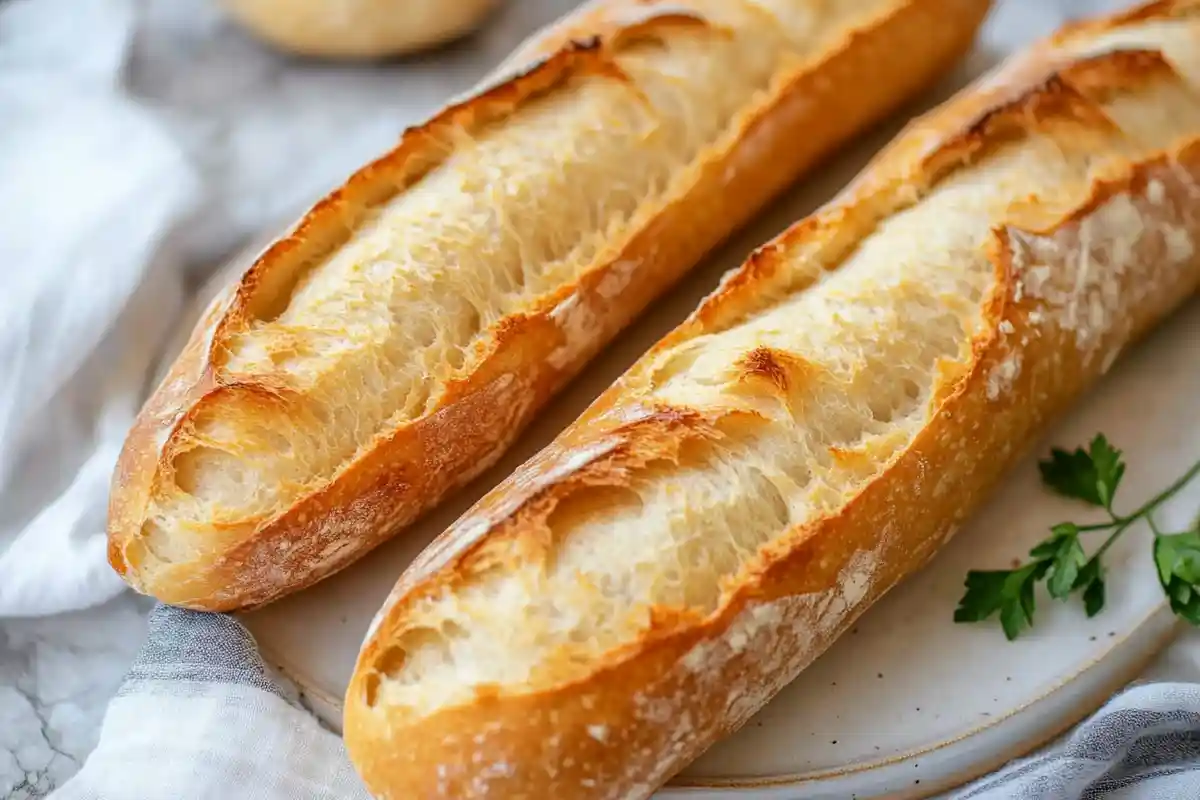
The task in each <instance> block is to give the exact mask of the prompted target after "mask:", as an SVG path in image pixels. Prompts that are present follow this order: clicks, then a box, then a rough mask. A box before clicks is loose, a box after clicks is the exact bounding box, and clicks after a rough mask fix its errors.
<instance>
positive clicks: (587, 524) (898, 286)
mask: <svg viewBox="0 0 1200 800" xmlns="http://www.w3.org/2000/svg"><path fill="white" fill-rule="evenodd" d="M1198 39H1200V4H1197V3H1194V2H1182V1H1181V0H1177V1H1176V2H1158V3H1154V4H1152V5H1150V6H1146V7H1144V8H1141V9H1138V10H1135V11H1131V12H1129V13H1128V14H1126V15H1122V16H1119V17H1115V18H1109V19H1106V20H1101V21H1097V22H1092V23H1085V24H1080V25H1077V26H1073V27H1071V28H1069V29H1068V30H1066V31H1064V32H1063V33H1061V34H1060V35H1059V36H1058V37H1056V38H1055V39H1053V40H1051V41H1048V42H1046V43H1043V44H1042V45H1040V46H1038V47H1035V48H1033V49H1032V50H1031V51H1030V52H1028V53H1027V54H1025V55H1022V56H1020V57H1017V58H1015V59H1014V60H1013V61H1011V62H1009V63H1008V64H1007V65H1006V66H1004V67H1003V68H1002V69H1000V70H999V71H998V72H996V73H994V74H993V75H991V76H989V77H987V78H985V79H983V80H981V81H980V82H979V83H977V84H976V85H975V86H973V87H971V88H968V89H967V90H965V91H964V92H963V93H962V94H961V95H960V96H958V97H957V98H956V99H954V100H952V101H950V102H949V103H947V104H946V105H944V106H943V107H942V108H940V109H939V110H937V111H935V112H933V113H931V114H929V115H927V116H926V117H923V118H921V119H919V120H917V121H916V122H914V123H912V124H910V126H909V127H908V129H906V131H905V132H904V133H903V134H902V135H901V136H900V137H899V138H898V139H897V140H896V141H895V142H894V143H893V144H892V145H891V146H890V147H889V148H888V149H886V150H885V151H884V152H883V153H882V154H881V155H880V156H879V157H878V158H877V159H876V160H875V161H874V162H873V164H872V165H870V166H869V167H868V168H867V170H866V171H865V172H864V173H863V174H862V175H861V177H860V178H859V179H858V180H857V181H856V182H855V183H854V184H853V185H852V186H851V187H849V188H848V189H847V190H846V191H845V192H844V193H843V194H842V195H841V196H840V197H839V198H837V199H836V200H835V201H833V202H832V203H830V204H829V205H827V206H826V207H825V208H824V209H822V210H821V211H820V212H818V213H817V214H816V215H815V216H813V217H810V218H808V219H806V220H803V221H801V222H799V223H797V224H796V225H795V226H794V227H793V228H792V229H791V230H789V231H787V232H785V233H784V234H782V235H781V236H780V237H779V238H778V239H777V240H775V241H773V242H771V243H769V244H767V245H765V246H764V247H763V248H762V249H761V250H760V251H758V252H757V253H756V254H755V255H754V256H753V257H752V258H751V259H750V260H749V261H748V262H747V263H746V265H745V266H743V267H742V268H741V269H740V270H738V271H737V272H735V273H733V274H731V275H730V276H729V277H728V279H727V280H726V281H725V282H724V283H723V285H722V286H721V287H720V289H719V290H718V291H717V292H716V293H714V294H713V295H712V296H711V297H709V298H708V299H707V300H706V301H705V302H704V304H703V305H702V306H701V307H700V308H699V309H698V310H697V311H696V312H695V313H694V314H693V315H692V317H690V318H689V320H688V321H687V322H685V323H684V324H683V325H682V326H681V327H679V328H678V329H677V330H675V331H674V332H673V333H671V334H670V335H668V336H667V337H666V338H665V339H664V340H663V341H662V342H660V343H659V344H658V345H657V346H656V347H655V348H654V349H652V350H651V351H650V352H649V353H648V354H647V355H646V356H645V357H643V358H642V359H641V360H640V361H639V362H638V363H637V364H636V365H635V366H634V367H633V368H632V369H631V370H630V371H629V372H627V373H626V374H625V375H624V376H623V377H622V378H621V379H620V380H619V381H618V382H617V383H616V384H615V385H614V386H613V387H612V388H611V389H610V390H609V391H608V392H607V393H605V394H604V395H602V396H601V397H600V398H599V399H598V400H597V401H596V403H595V404H594V405H593V406H592V407H591V408H589V410H588V411H587V412H586V413H585V414H584V415H583V417H581V418H580V419H579V420H578V421H577V422H576V423H574V424H573V425H572V426H571V427H569V428H568V429H567V430H566V431H565V432H564V433H563V434H562V435H561V436H560V437H559V438H558V439H556V440H555V442H553V443H552V444H551V445H550V446H549V447H548V448H547V449H545V450H544V451H543V452H542V453H540V454H539V455H538V456H536V457H535V458H534V459H532V460H531V461H530V462H528V463H527V464H525V465H524V466H523V467H522V468H521V469H520V470H518V472H516V473H515V474H514V475H513V476H512V477H511V478H510V479H508V480H507V481H506V482H504V483H503V484H501V485H500V486H499V487H497V488H496V489H495V490H494V491H492V492H491V493H490V494H488V495H487V496H485V497H484V498H483V499H482V500H481V501H480V502H479V503H478V504H477V505H476V506H475V507H474V508H473V509H471V510H470V511H469V512H467V514H465V515H464V516H463V517H462V518H461V519H460V520H459V521H458V522H457V523H456V524H455V525H454V526H453V527H451V528H450V529H449V530H448V531H447V532H446V533H445V534H443V536H442V537H441V538H439V539H438V540H437V541H435V542H434V544H433V545H431V547H430V548H429V549H428V550H427V551H426V552H425V553H424V554H423V555H422V556H421V557H420V558H419V559H418V560H417V562H416V563H414V564H413V565H412V567H411V568H410V569H409V570H408V571H407V572H406V573H405V575H404V576H403V577H402V578H401V579H400V582H399V583H398V585H397V586H396V588H395V590H394V592H393V594H392V596H391V598H390V599H389V601H388V603H387V604H386V605H385V607H384V608H383V609H382V610H381V611H380V613H379V615H378V617H377V618H376V620H375V623H374V625H373V626H372V630H371V632H370V633H369V634H368V637H367V640H366V642H365V645H364V649H363V651H362V654H361V656H360V658H359V662H358V666H357V669H356V672H355V675H354V678H353V681H352V683H351V686H350V689H349V691H348V694H347V696H346V704H345V709H346V710H345V737H346V744H347V747H348V749H349V752H350V755H351V758H352V759H353V760H354V762H355V764H356V765H357V767H358V769H359V771H360V772H361V774H362V776H363V777H364V779H365V780H366V783H367V785H368V786H369V787H370V788H371V790H372V791H373V792H374V793H375V794H376V796H377V797H380V798H391V799H392V800H399V799H400V798H412V797H427V798H434V797H445V798H456V799H458V800H465V799H466V798H477V797H485V796H486V797H505V798H510V799H512V800H517V799H519V798H526V799H528V800H533V798H550V797H553V798H556V799H557V800H569V798H612V800H618V799H620V800H629V799H631V798H643V797H647V796H649V795H650V793H651V792H652V791H653V790H654V789H655V787H657V786H659V785H660V784H662V783H663V782H664V781H665V780H667V779H668V778H669V777H670V776H671V775H672V774H674V773H675V772H676V771H677V770H679V769H680V768H681V767H683V766H684V765H685V764H686V763H687V762H688V761H689V760H691V759H692V758H694V757H695V756H697V755H698V754H699V753H701V752H702V751H703V750H704V749H705V748H706V747H708V746H709V745H711V744H712V743H713V742H714V741H715V740H716V739H718V738H719V737H721V736H723V735H725V734H727V733H728V732H730V731H733V730H736V729H737V728H738V727H739V726H740V725H742V724H743V723H744V722H745V721H746V720H747V719H748V718H749V717H750V716H751V715H752V714H753V713H754V712H755V711H757V710H758V709H759V708H761V707H762V705H763V704H764V703H766V702H767V700H769V699H770V698H771V697H772V696H773V695H774V694H775V693H776V692H777V691H778V690H779V689H781V688H782V687H783V686H784V685H785V684H786V683H787V682H788V681H790V680H791V679H792V678H794V677H795V676H796V675H797V673H798V672H800V670H801V669H803V667H804V666H805V665H807V664H808V663H809V662H811V661H812V660H813V659H814V658H816V657H817V656H818V655H819V654H820V653H821V652H822V651H823V650H824V649H825V648H826V647H827V646H828V645H829V644H830V643H832V642H833V640H834V639H835V638H836V637H837V636H838V635H839V634H840V633H841V632H843V631H844V630H846V628H847V627H848V626H849V625H850V624H851V623H852V622H853V620H854V619H855V618H856V617H857V616H858V614H860V613H861V612H862V611H863V610H865V609H866V608H867V607H868V606H870V605H871V603H873V602H874V601H876V600H877V599H878V598H879V597H880V596H881V595H883V594H884V593H885V592H886V591H887V590H888V589H889V588H891V587H892V586H893V585H895V584H896V583H897V582H898V581H899V580H901V579H902V578H903V577H904V576H906V575H908V574H910V573H911V572H912V571H914V570H915V569H917V568H918V567H919V566H920V565H921V564H923V563H924V562H925V561H926V560H927V559H928V558H930V557H931V556H932V555H933V554H934V552H935V551H936V550H937V549H938V548H939V547H940V546H941V545H942V544H943V543H945V542H946V541H947V540H948V539H949V538H950V537H951V536H952V535H953V532H954V531H955V529H956V527H957V526H958V524H959V523H960V522H961V521H962V519H963V518H964V516H965V515H967V514H968V513H969V512H970V511H971V510H972V509H973V508H974V507H975V506H976V505H977V504H978V502H979V501H980V500H981V498H983V497H984V496H985V494H986V492H987V491H988V489H989V488H990V487H991V486H992V485H993V484H994V483H995V481H996V480H997V479H998V477H999V476H1000V475H1001V474H1002V473H1003V472H1004V470H1005V469H1006V468H1007V467H1008V466H1009V465H1010V464H1012V463H1013V462H1014V460H1015V459H1016V458H1017V457H1018V456H1019V455H1020V454H1021V452H1022V451H1023V450H1024V449H1025V448H1026V447H1028V446H1029V445H1030V444H1031V443H1032V441H1033V439H1034V438H1035V437H1036V435H1037V433H1038V431H1039V430H1040V429H1041V427H1042V426H1043V424H1044V423H1045V422H1046V421H1047V420H1049V419H1051V418H1053V417H1055V416H1056V415H1058V414H1059V413H1061V412H1062V411H1063V410H1064V409H1066V408H1067V407H1068V406H1069V405H1070V403H1071V402H1072V401H1074V400H1075V399H1076V398H1077V397H1078V396H1079V395H1080V393H1082V392H1083V391H1085V390H1086V388H1087V387H1088V386H1089V385H1090V384H1092V383H1093V382H1094V381H1095V380H1097V379H1099V378H1100V376H1101V375H1103V373H1104V372H1105V371H1107V370H1108V368H1109V367H1110V366H1111V365H1112V363H1113V361H1114V360H1115V359H1116V358H1117V357H1118V355H1119V354H1120V353H1121V352H1122V351H1123V350H1124V349H1125V348H1126V347H1127V346H1128V345H1129V344H1130V343H1131V342H1133V341H1135V340H1137V339H1138V338H1139V337H1140V336H1141V335H1142V334H1143V333H1145V332H1146V331H1147V330H1148V329H1149V328H1150V327H1151V326H1152V325H1153V324H1154V323H1155V322H1157V321H1158V320H1160V319H1161V318H1163V317H1164V316H1165V315H1167V314H1168V313H1169V312H1170V311H1171V310H1172V309H1174V308H1176V307H1177V306H1178V305H1179V304H1180V303H1182V302H1183V301H1184V300H1185V299H1187V298H1188V297H1190V296H1192V295H1193V294H1194V293H1195V291H1196V289H1197V285H1198V284H1200V252H1198V251H1197V247H1198V245H1200V91H1198V87H1200V49H1198V48H1197V47H1196V42H1197V41H1198ZM949 612H950V609H947V614H949ZM814 724H819V720H817V721H814Z"/></svg>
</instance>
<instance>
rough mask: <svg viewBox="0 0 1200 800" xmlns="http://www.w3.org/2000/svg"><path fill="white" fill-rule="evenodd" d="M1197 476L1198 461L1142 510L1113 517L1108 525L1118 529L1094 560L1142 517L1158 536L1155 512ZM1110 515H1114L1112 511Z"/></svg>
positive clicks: (1198, 469)
mask: <svg viewBox="0 0 1200 800" xmlns="http://www.w3.org/2000/svg"><path fill="white" fill-rule="evenodd" d="M1197 475H1200V461H1197V462H1196V463H1195V464H1193V465H1192V468H1191V469H1189V470H1188V471H1187V472H1185V473H1183V475H1182V476H1180V478H1179V480H1177V481H1175V482H1174V483H1172V484H1171V485H1170V486H1168V487H1167V488H1166V489H1163V490H1162V491H1161V492H1159V493H1158V494H1156V495H1155V496H1154V497H1152V498H1150V500H1149V501H1147V502H1146V503H1145V504H1143V505H1142V507H1141V508H1139V509H1138V510H1137V511H1134V512H1133V513H1132V514H1130V515H1129V516H1126V517H1118V516H1116V515H1113V521H1112V522H1110V523H1108V525H1109V526H1111V525H1116V526H1117V528H1116V530H1114V531H1113V532H1112V534H1111V535H1109V537H1108V538H1107V539H1105V540H1104V544H1102V545H1100V547H1099V548H1098V549H1097V550H1096V553H1095V555H1093V556H1092V558H1093V559H1098V558H1100V556H1102V555H1104V553H1105V551H1106V550H1108V548H1109V547H1111V546H1112V544H1113V542H1115V541H1117V539H1118V538H1120V536H1121V534H1122V533H1124V532H1125V531H1126V530H1127V529H1128V528H1129V526H1130V525H1132V524H1133V523H1135V522H1137V521H1138V520H1139V519H1141V518H1142V517H1145V518H1146V521H1147V522H1149V523H1150V530H1152V531H1153V532H1154V533H1155V535H1158V533H1159V530H1158V525H1156V524H1155V522H1154V510H1155V509H1157V508H1158V507H1159V506H1160V505H1162V504H1163V503H1165V502H1166V501H1167V500H1170V499H1171V498H1172V497H1173V496H1174V495H1175V493H1176V492H1178V491H1179V490H1180V489H1182V488H1183V487H1184V486H1187V485H1188V483H1190V482H1191V480H1192V479H1193V478H1195V477H1196V476H1197ZM1109 513H1110V514H1112V512H1111V511H1110V512H1109ZM1079 530H1081V531H1084V530H1100V527H1097V526H1094V525H1089V526H1086V527H1080V529H1079Z"/></svg>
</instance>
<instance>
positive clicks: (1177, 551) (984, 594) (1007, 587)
mask: <svg viewBox="0 0 1200 800" xmlns="http://www.w3.org/2000/svg"><path fill="white" fill-rule="evenodd" d="M1038 466H1039V467H1040V469H1041V473H1042V482H1043V483H1044V484H1045V485H1046V486H1047V487H1049V488H1050V489H1052V490H1053V491H1055V492H1057V493H1058V494H1060V495H1063V496H1065V497H1070V498H1073V499H1076V500H1081V501H1083V502H1084V503H1087V504H1088V505H1091V506H1097V507H1099V508H1102V509H1104V511H1105V512H1106V513H1107V514H1108V521H1107V522H1099V523H1094V524H1089V525H1079V524H1076V523H1074V522H1060V523H1059V524H1057V525H1055V526H1054V527H1052V528H1051V529H1050V536H1048V537H1047V538H1046V539H1044V540H1043V541H1041V542H1040V543H1038V545H1037V546H1036V547H1034V548H1033V549H1032V550H1030V551H1029V557H1030V559H1031V560H1030V561H1029V562H1027V563H1025V564H1021V565H1020V566H1018V567H1016V568H1015V569H1008V570H988V571H980V570H971V571H970V572H968V573H967V580H966V593H965V594H964V595H963V596H962V599H961V600H959V601H958V608H957V609H956V610H955V612H954V621H955V622H979V621H981V620H985V619H988V618H989V617H991V616H993V615H995V614H997V613H998V614H999V615H1000V625H1001V627H1003V628H1004V635H1005V636H1007V637H1008V638H1009V639H1010V640H1012V639H1015V638H1017V636H1019V635H1020V634H1021V631H1023V630H1024V629H1026V628H1028V627H1030V626H1032V625H1033V614H1034V611H1035V610H1036V604H1035V602H1034V588H1035V587H1036V585H1037V584H1038V583H1039V582H1040V581H1045V582H1046V588H1047V590H1048V591H1049V592H1050V596H1051V597H1053V598H1055V599H1058V600H1066V599H1068V598H1069V597H1070V596H1071V595H1072V594H1079V595H1081V596H1082V599H1083V608H1084V611H1085V612H1087V615H1088V616H1089V617H1094V616H1095V615H1096V614H1098V613H1099V612H1100V610H1101V609H1102V608H1104V565H1103V563H1102V562H1101V559H1102V558H1103V557H1104V553H1105V552H1106V551H1107V550H1108V549H1109V548H1110V547H1112V545H1113V543H1114V542H1116V541H1117V539H1119V538H1120V537H1121V535H1122V534H1123V533H1125V531H1127V530H1129V528H1130V526H1131V525H1133V524H1134V523H1135V522H1137V521H1138V520H1141V519H1145V520H1146V521H1147V523H1148V524H1149V525H1150V528H1151V530H1152V531H1153V533H1154V564H1155V566H1156V568H1157V570H1158V579H1159V583H1161V584H1162V587H1163V591H1164V592H1165V593H1166V595H1167V598H1168V599H1169V600H1170V603H1171V609H1172V610H1173V611H1174V612H1175V613H1176V614H1178V615H1179V616H1180V617H1182V618H1184V619H1186V620H1187V621H1188V622H1190V623H1192V624H1193V625H1200V520H1197V522H1196V524H1195V525H1193V527H1192V529H1190V530H1186V531H1183V532H1181V533H1163V532H1162V531H1160V530H1159V529H1158V526H1157V525H1156V524H1155V521H1154V512H1155V511H1156V510H1157V509H1158V507H1159V506H1161V505H1162V504H1163V503H1165V502H1166V501H1167V500H1169V499H1171V498H1172V497H1174V496H1175V495H1176V494H1177V493H1178V492H1179V491H1180V490H1181V489H1183V488H1184V487H1185V486H1187V484H1188V483H1189V482H1191V480H1192V479H1193V478H1195V477H1196V476H1197V475H1200V462H1197V463H1196V464H1193V465H1192V467H1191V468H1190V469H1189V470H1188V471H1187V472H1185V473H1184V474H1183V475H1182V476H1180V478H1179V479H1178V480H1176V481H1175V482H1174V483H1172V484H1171V485H1170V486H1168V487H1167V488H1166V489H1164V490H1163V491H1161V492H1159V493H1158V494H1157V495H1155V496H1154V497H1153V498H1151V499H1150V500H1149V501H1147V502H1146V503H1145V504H1143V505H1142V506H1141V507H1139V508H1137V509H1136V510H1134V511H1133V512H1132V513H1129V514H1119V513H1117V512H1116V511H1114V510H1113V500H1114V499H1115V497H1116V494H1117V489H1118V488H1119V487H1120V485H1121V478H1122V477H1123V476H1124V475H1125V462H1124V461H1122V460H1121V451H1120V450H1118V449H1116V448H1115V447H1113V446H1112V445H1111V444H1109V442H1108V439H1106V438H1105V437H1104V435H1103V434H1098V435H1097V436H1096V437H1095V438H1094V439H1092V441H1091V444H1090V445H1089V446H1088V449H1087V450H1084V449H1083V448H1082V447H1080V448H1076V449H1075V451H1074V452H1067V451H1066V450H1059V449H1057V448H1056V449H1054V450H1052V451H1051V453H1050V458H1048V459H1046V460H1044V461H1042V462H1041V463H1040V464H1039V465H1038ZM1100 531H1107V532H1108V534H1109V535H1108V538H1106V539H1105V540H1104V541H1103V542H1102V543H1101V544H1100V546H1099V547H1098V548H1096V550H1095V552H1094V553H1092V555H1091V556H1090V557H1089V556H1088V555H1087V552H1086V551H1085V550H1084V547H1083V542H1082V541H1081V537H1082V536H1083V535H1084V534H1089V533H1097V532H1100Z"/></svg>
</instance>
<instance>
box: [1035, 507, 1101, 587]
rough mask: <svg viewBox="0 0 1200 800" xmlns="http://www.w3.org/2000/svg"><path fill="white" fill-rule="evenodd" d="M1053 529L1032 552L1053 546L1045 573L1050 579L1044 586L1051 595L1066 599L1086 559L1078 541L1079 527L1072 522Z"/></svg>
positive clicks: (1074, 585)
mask: <svg viewBox="0 0 1200 800" xmlns="http://www.w3.org/2000/svg"><path fill="white" fill-rule="evenodd" d="M1053 531H1054V533H1053V535H1052V536H1051V537H1050V538H1049V539H1047V540H1046V541H1045V542H1043V543H1042V544H1041V545H1039V546H1038V547H1035V548H1034V550H1033V552H1035V553H1036V552H1039V551H1043V552H1044V551H1045V550H1046V549H1048V547H1052V548H1053V554H1052V555H1051V561H1050V570H1049V572H1048V573H1047V574H1048V575H1049V576H1050V579H1049V581H1047V583H1046V588H1048V589H1049V590H1050V596H1051V597H1054V598H1056V599H1058V600H1066V599H1067V597H1069V596H1070V594H1071V592H1072V591H1074V590H1075V587H1076V580H1077V579H1078V577H1079V570H1080V569H1081V568H1082V567H1083V566H1084V564H1086V563H1087V560H1088V559H1087V555H1086V554H1085V553H1084V552H1083V545H1081V544H1080V543H1079V528H1078V527H1076V526H1075V525H1074V523H1070V522H1064V523H1062V524H1060V525H1055V526H1054V528H1053Z"/></svg>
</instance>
